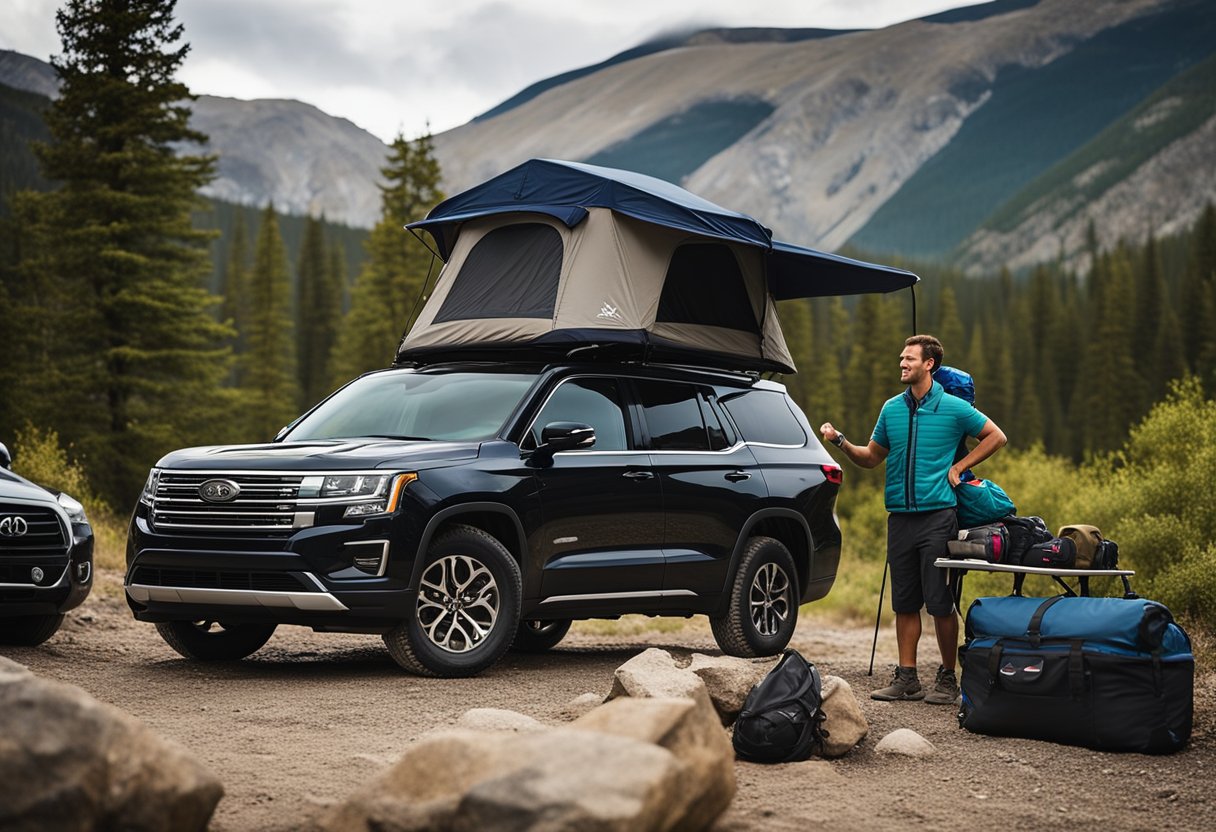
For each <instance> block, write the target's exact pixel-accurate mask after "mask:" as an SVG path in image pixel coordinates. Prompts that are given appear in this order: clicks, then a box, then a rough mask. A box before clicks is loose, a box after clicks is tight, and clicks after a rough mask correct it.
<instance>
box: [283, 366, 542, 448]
mask: <svg viewBox="0 0 1216 832" xmlns="http://www.w3.org/2000/svg"><path fill="white" fill-rule="evenodd" d="M535 381H536V376H535V375H534V374H530V373H490V372H481V373H469V372H466V373H418V372H414V371H412V370H397V371H391V372H387V373H376V374H374V375H369V376H364V377H363V378H360V379H357V380H355V381H353V382H351V383H350V384H349V385H347V386H346V387H344V388H342V389H341V390H339V391H338V392H337V393H335V394H334V395H333V396H331V397H330V398H328V399H326V400H325V401H324V402H322V403H321V404H320V405H319V406H318V407H317V409H316V410H315V411H313V412H312V413H310V414H309V415H308V416H307V417H305V418H304V419H303V420H302V421H301V422H300V423H299V424H298V425H296V426H295V427H294V428H293V429H292V430H291V432H290V433H288V434H287V436H286V437H285V438H286V439H287V440H290V441H293V442H298V441H301V440H314V439H346V438H349V437H355V436H380V437H385V438H391V439H445V440H477V439H490V438H492V437H494V436H495V435H497V434H498V431H499V429H500V428H501V427H502V425H503V422H505V421H506V420H507V417H508V416H510V415H511V411H512V410H514V409H515V406H516V405H517V404H519V400H520V399H522V398H523V396H524V394H525V393H527V392H528V389H529V388H530V387H531V386H532V384H533V382H535Z"/></svg>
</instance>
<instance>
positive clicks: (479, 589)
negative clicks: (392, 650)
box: [418, 555, 501, 653]
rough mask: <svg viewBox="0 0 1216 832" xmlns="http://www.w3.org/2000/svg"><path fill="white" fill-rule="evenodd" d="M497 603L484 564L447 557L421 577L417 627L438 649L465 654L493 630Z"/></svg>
mask: <svg viewBox="0 0 1216 832" xmlns="http://www.w3.org/2000/svg"><path fill="white" fill-rule="evenodd" d="M500 604H501V596H500V595H499V591H498V584H497V583H495V581H494V576H493V575H492V574H491V573H490V570H489V569H487V568H486V566H485V564H483V563H482V562H481V561H479V560H477V559H476V558H474V557H470V556H469V555H447V556H445V557H442V558H440V559H439V560H437V561H435V562H434V563H432V564H431V565H430V566H428V567H427V569H426V571H425V572H424V573H423V574H422V581H421V584H420V585H419V588H418V624H419V626H420V627H421V628H422V632H423V633H425V634H426V637H427V639H428V640H429V641H430V642H431V643H432V644H434V645H435V646H436V647H438V648H439V649H441V650H445V651H447V652H449V653H467V652H468V651H470V650H472V649H474V648H476V647H477V646H478V645H480V644H481V643H482V642H483V641H485V639H486V637H487V636H489V634H490V632H491V631H492V630H493V629H494V624H495V622H497V621H498V612H499V607H500Z"/></svg>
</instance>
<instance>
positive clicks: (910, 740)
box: [874, 728, 937, 757]
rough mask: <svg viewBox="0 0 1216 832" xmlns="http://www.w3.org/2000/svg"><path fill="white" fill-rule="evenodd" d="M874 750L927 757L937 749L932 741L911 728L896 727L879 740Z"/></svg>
mask: <svg viewBox="0 0 1216 832" xmlns="http://www.w3.org/2000/svg"><path fill="white" fill-rule="evenodd" d="M874 750H875V751H878V752H880V753H882V754H903V755H904V756H906V757H928V756H930V755H932V754H933V753H934V752H936V751H937V749H936V748H934V747H933V743H931V742H929V741H928V740H927V739H925V738H924V737H922V736H921V735H920V734H918V733H916V732H915V731H913V730H912V729H911V728H897V729H896V730H894V731H892V732H891V733H889V734H887V735H886V736H885V737H883V738H882V739H881V740H879V741H878V745H876V746H875V747H874Z"/></svg>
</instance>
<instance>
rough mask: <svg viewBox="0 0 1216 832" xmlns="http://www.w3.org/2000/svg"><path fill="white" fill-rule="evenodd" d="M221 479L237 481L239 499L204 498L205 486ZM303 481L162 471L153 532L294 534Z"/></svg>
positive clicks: (270, 476) (271, 476)
mask: <svg viewBox="0 0 1216 832" xmlns="http://www.w3.org/2000/svg"><path fill="white" fill-rule="evenodd" d="M215 479H221V480H229V481H231V482H235V483H236V484H237V485H238V486H239V487H240V493H239V494H238V495H237V498H236V499H235V500H232V501H231V502H227V503H209V502H207V501H206V500H204V499H203V498H202V497H201V496H199V486H201V485H202V484H203V483H205V482H207V481H208V480H215ZM303 479H304V478H303V477H302V476H298V475H297V476H292V475H280V474H224V473H219V472H217V473H214V474H179V473H174V472H173V471H162V472H161V474H160V480H159V482H158V483H157V486H156V495H155V499H154V501H153V504H152V517H151V520H152V527H153V528H154V529H156V530H157V531H163V532H168V533H174V532H191V533H203V534H215V535H222V536H235V535H241V534H255V535H267V534H269V535H289V534H291V533H292V530H293V528H294V526H295V522H296V501H297V500H298V498H299V495H300V482H301V481H302V480H303Z"/></svg>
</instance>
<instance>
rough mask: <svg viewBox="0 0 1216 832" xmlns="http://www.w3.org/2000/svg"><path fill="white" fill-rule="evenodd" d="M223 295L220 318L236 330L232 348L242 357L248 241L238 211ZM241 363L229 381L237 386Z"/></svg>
mask: <svg viewBox="0 0 1216 832" xmlns="http://www.w3.org/2000/svg"><path fill="white" fill-rule="evenodd" d="M220 294H221V295H222V296H223V298H224V302H223V305H222V306H220V318H221V319H223V320H224V321H225V322H226V323H229V324H231V325H232V326H233V327H234V328H235V330H236V337H235V338H234V339H233V347H234V350H235V352H236V355H237V356H238V357H239V356H240V355H241V354H242V353H243V352H244V351H245V330H246V329H248V327H249V239H248V232H246V230H245V212H244V211H237V212H236V222H235V223H234V225H233V226H232V239H231V240H230V241H229V242H228V252H227V257H225V258H224V271H223V274H222V275H221V276H220ZM239 363H240V362H239V361H238V362H234V368H233V371H232V377H231V379H230V380H231V382H232V383H233V385H235V386H239V385H240V383H241V379H240V370H239Z"/></svg>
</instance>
